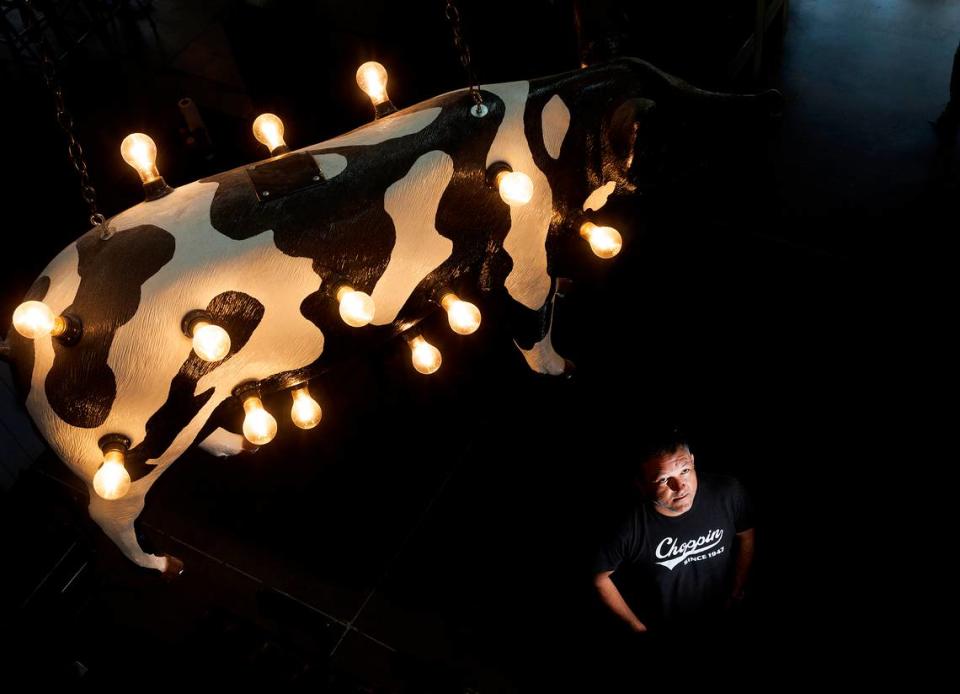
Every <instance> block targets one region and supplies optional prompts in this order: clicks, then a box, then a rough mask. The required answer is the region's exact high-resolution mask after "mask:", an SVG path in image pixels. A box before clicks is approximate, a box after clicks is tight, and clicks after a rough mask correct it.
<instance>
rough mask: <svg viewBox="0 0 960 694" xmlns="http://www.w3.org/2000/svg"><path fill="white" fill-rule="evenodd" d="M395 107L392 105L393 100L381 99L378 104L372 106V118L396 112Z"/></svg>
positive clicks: (375, 118) (376, 118)
mask: <svg viewBox="0 0 960 694" xmlns="http://www.w3.org/2000/svg"><path fill="white" fill-rule="evenodd" d="M396 112H397V107H396V106H394V105H393V102H392V101H390V99H387V100H386V101H381V102H380V103H379V104H376V105H375V106H374V107H373V119H374V120H378V119H380V118H383V117H384V116H389V115H390V114H391V113H396Z"/></svg>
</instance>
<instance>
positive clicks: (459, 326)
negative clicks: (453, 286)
mask: <svg viewBox="0 0 960 694" xmlns="http://www.w3.org/2000/svg"><path fill="white" fill-rule="evenodd" d="M440 305H441V306H443V308H444V310H446V312H447V320H448V321H449V322H450V328H451V329H452V330H453V332H455V333H457V334H459V335H470V334H471V333H474V332H476V331H477V328H479V327H480V309H478V308H477V307H476V306H474V305H473V304H471V303H470V302H469V301H463V300H462V299H460V297H458V296H457V295H456V294H454V293H452V292H451V293H449V294H445V295H444V296H443V298H442V299H440Z"/></svg>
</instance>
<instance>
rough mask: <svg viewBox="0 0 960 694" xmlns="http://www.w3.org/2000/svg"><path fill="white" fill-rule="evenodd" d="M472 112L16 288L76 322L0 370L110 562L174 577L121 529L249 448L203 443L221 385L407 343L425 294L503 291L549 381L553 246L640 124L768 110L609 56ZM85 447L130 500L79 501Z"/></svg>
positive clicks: (253, 179) (61, 258)
mask: <svg viewBox="0 0 960 694" xmlns="http://www.w3.org/2000/svg"><path fill="white" fill-rule="evenodd" d="M481 95H482V98H483V103H484V105H485V106H486V107H487V110H488V111H487V113H486V115H484V116H482V117H478V116H476V115H474V114H473V113H471V107H472V106H473V101H472V99H471V95H470V93H469V91H468V90H461V91H456V92H451V93H448V94H444V95H442V96H438V97H436V98H433V99H430V100H428V101H425V102H423V103H420V104H417V105H415V106H412V107H410V108H407V109H404V110H401V111H398V112H396V113H393V114H392V115H389V116H386V117H384V118H381V119H379V120H376V121H374V122H371V123H369V124H367V125H364V126H363V127H360V128H358V129H356V130H354V131H352V132H349V133H347V134H345V135H342V136H340V137H337V138H334V139H332V140H329V141H327V142H324V143H321V144H319V145H315V146H312V147H306V148H304V149H302V150H298V151H297V152H291V153H289V154H285V155H281V156H280V157H278V158H276V159H274V160H270V162H268V163H271V164H272V166H271V167H266V168H261V167H263V166H264V165H262V164H261V165H258V166H257V167H242V168H239V169H234V170H233V171H227V172H225V173H222V174H219V175H216V176H213V177H211V178H207V179H204V180H200V181H196V182H194V183H191V184H189V185H184V186H181V187H179V188H177V189H175V190H174V191H173V192H172V193H171V194H168V195H166V196H164V197H160V198H159V199H156V200H151V201H147V202H144V203H141V204H139V205H137V206H135V207H133V208H131V209H128V210H126V211H124V212H122V213H120V214H118V215H116V216H115V217H113V218H112V219H110V220H109V222H108V224H109V228H110V230H111V231H112V234H102V233H101V231H99V230H97V229H93V230H91V231H90V232H88V233H87V234H85V235H84V236H82V237H80V239H78V240H77V241H76V242H75V243H72V244H71V245H69V246H68V247H67V248H65V249H64V250H63V251H62V252H61V253H60V254H59V255H58V256H57V257H56V258H54V259H53V261H52V262H51V263H50V264H49V265H48V266H47V268H46V270H45V271H44V272H43V274H42V276H41V277H40V278H39V279H37V280H36V282H35V283H34V285H33V286H32V287H31V289H30V291H29V293H28V296H27V297H26V298H27V299H35V300H38V301H43V302H45V303H46V304H47V305H48V306H49V307H50V308H51V309H52V310H53V311H54V312H55V313H58V314H71V315H74V316H77V317H79V318H80V319H81V321H82V326H83V332H82V336H81V338H80V339H79V341H78V342H76V344H73V345H70V346H67V345H64V344H62V343H61V342H60V341H58V340H56V339H51V338H49V337H47V338H40V339H37V340H35V341H32V340H27V339H25V338H23V337H21V336H20V335H19V334H17V333H16V332H15V331H14V330H10V331H9V335H8V338H7V344H5V345H3V353H4V356H5V357H6V358H8V359H9V360H10V361H11V362H12V364H13V365H14V372H15V374H16V377H17V379H18V381H19V384H20V386H21V387H22V392H23V393H24V394H25V399H26V403H25V404H26V407H27V409H28V410H29V412H30V414H31V416H32V417H33V420H34V422H35V423H36V425H37V427H38V428H39V430H40V432H41V433H42V434H43V436H44V437H45V438H46V440H47V441H48V442H49V444H50V446H51V447H52V449H53V450H54V451H55V452H56V453H57V455H59V456H60V458H62V459H63V460H64V461H65V462H66V464H67V465H68V466H70V468H71V469H72V470H73V471H74V472H75V473H76V474H77V475H78V476H79V477H80V478H81V479H83V480H84V481H85V482H87V484H88V486H90V509H89V510H90V514H91V516H92V517H93V519H94V520H95V521H96V522H97V523H98V524H99V525H100V527H101V528H102V529H103V530H104V531H105V532H106V533H107V535H108V536H109V537H110V538H111V539H112V540H113V541H114V542H115V543H116V544H117V545H118V546H119V547H120V549H121V550H122V551H123V552H124V553H125V554H126V555H127V556H128V557H129V558H130V559H131V560H133V561H134V562H136V563H137V564H139V565H141V566H144V567H150V568H154V569H158V570H161V571H167V572H170V571H172V570H174V569H175V568H178V567H179V566H181V564H180V563H179V562H178V561H177V560H176V559H174V558H172V557H169V556H156V555H151V554H147V553H145V552H144V551H143V550H142V549H141V548H140V546H139V545H138V542H137V539H136V535H135V533H134V525H133V524H134V520H135V519H136V518H137V516H138V515H139V514H140V512H141V510H142V509H143V505H144V497H145V496H146V494H147V491H148V490H149V489H150V487H151V485H153V483H154V482H155V481H156V480H157V478H158V477H159V476H160V475H161V474H162V473H163V471H164V470H165V469H166V468H167V467H168V466H169V465H171V464H172V463H173V462H174V461H175V460H176V459H177V458H178V457H179V456H180V455H181V454H182V453H184V451H186V450H187V449H188V448H189V447H191V446H192V445H193V444H195V443H197V444H199V445H200V446H201V447H203V448H205V449H206V450H208V451H210V452H212V453H214V454H217V455H230V454H234V453H239V452H241V451H242V450H244V449H245V448H249V447H250V446H249V444H246V443H245V441H244V439H243V437H242V436H241V435H240V434H237V433H234V432H233V431H229V430H228V429H227V428H224V426H225V425H224V422H225V420H226V419H227V418H226V417H225V416H224V415H225V413H227V412H230V413H235V412H236V411H237V408H238V401H237V397H236V396H235V395H234V394H233V392H234V389H235V387H236V386H237V385H238V384H241V383H244V382H249V381H253V382H256V383H257V384H259V387H260V389H261V390H262V391H266V392H270V391H276V390H279V389H282V388H288V387H291V386H293V385H296V384H298V383H302V382H304V381H306V380H308V379H309V378H311V377H314V376H317V375H318V374H320V373H321V372H323V371H324V370H326V369H327V368H329V366H330V364H332V363H336V361H337V359H338V358H339V357H341V356H342V355H344V354H347V353H350V352H355V351H356V350H357V349H362V348H363V347H364V344H365V343H369V341H379V340H385V339H388V338H390V337H392V336H395V335H397V334H399V333H401V332H403V331H405V330H408V329H409V328H411V327H412V326H413V325H415V324H416V323H417V322H418V321H419V320H420V319H422V318H423V317H424V316H425V315H427V313H428V312H430V311H434V310H437V309H438V306H437V303H436V302H437V300H438V293H439V292H440V291H441V290H443V289H447V288H449V289H452V290H453V291H456V292H457V293H458V294H460V295H461V296H463V297H464V298H467V299H470V298H471V297H475V296H477V293H478V291H481V290H490V289H494V288H495V289H502V290H505V294H506V295H508V296H509V297H510V300H511V302H512V304H513V309H512V315H513V316H514V318H515V320H514V323H515V325H514V334H515V337H516V343H517V346H518V347H519V348H520V351H521V352H522V354H523V356H524V357H525V359H526V361H527V363H528V364H529V365H530V367H531V368H532V369H534V370H535V371H538V372H541V373H545V374H554V375H557V374H562V373H563V372H564V371H565V369H567V368H568V365H567V363H566V362H565V360H564V359H563V358H561V357H560V356H559V355H558V354H557V353H556V352H555V351H554V350H553V348H552V346H551V341H550V321H551V317H552V302H553V298H554V295H555V291H556V283H555V278H554V267H553V262H554V250H555V249H556V248H557V244H558V243H560V242H561V241H562V240H564V239H565V238H569V237H571V236H576V235H577V234H578V230H579V228H580V225H581V224H582V223H583V222H584V221H586V220H588V219H589V218H590V215H591V214H592V212H594V211H596V210H599V209H600V208H601V207H603V205H604V204H605V203H606V201H607V198H608V196H610V195H612V194H614V193H617V194H623V193H629V192H631V191H633V190H634V186H633V185H632V184H631V181H630V179H629V178H628V173H630V172H631V165H632V164H634V168H636V163H635V162H634V159H635V155H638V156H641V155H643V153H644V152H648V151H653V150H654V149H655V148H656V143H654V142H652V141H651V138H652V137H653V136H652V135H649V133H650V132H655V131H656V129H655V128H652V127H649V128H648V126H649V124H650V123H651V122H653V121H652V120H651V119H657V118H659V119H670V118H674V117H679V114H682V113H684V112H688V111H698V110H699V111H702V110H704V109H706V110H707V111H711V110H713V111H717V112H719V111H723V110H725V109H729V108H734V109H736V108H743V109H744V110H749V109H755V110H757V111H764V110H770V109H772V108H775V107H776V101H777V97H776V93H769V92H768V93H765V94H760V95H750V96H737V95H724V94H715V93H710V92H705V91H702V90H699V89H696V88H693V87H691V86H690V85H687V84H685V83H683V82H682V81H680V80H678V79H676V78H674V77H671V76H669V75H667V74H665V73H663V72H661V71H660V70H658V69H656V68H654V67H653V66H651V65H649V64H648V63H645V62H642V61H639V60H635V59H628V58H624V59H620V60H617V61H614V62H611V63H607V64H604V65H597V66H592V67H588V68H584V69H581V70H577V71H574V72H569V73H566V74H561V75H556V76H552V77H546V78H542V79H535V80H530V81H519V82H510V83H504V84H495V85H487V86H483V87H481ZM285 162H289V164H287V163H285ZM496 162H506V163H507V164H509V165H510V166H511V167H512V168H513V170H514V171H521V172H523V173H526V174H527V175H528V176H529V177H530V179H532V181H533V187H534V193H533V198H532V200H531V201H530V202H529V204H526V205H524V206H520V207H511V206H508V205H507V204H505V203H504V202H503V201H502V200H501V198H500V196H499V194H498V192H497V191H496V189H495V188H493V187H492V186H491V185H490V183H489V180H488V175H487V171H488V167H489V166H490V165H491V164H494V163H496ZM639 163H641V164H642V160H641V161H640V162H639ZM313 164H315V167H313ZM311 167H312V168H311ZM258 169H259V170H258ZM317 170H318V171H319V175H318V174H317V173H314V174H313V175H310V172H311V171H314V172H315V171H317ZM258 177H259V178H258ZM270 188H273V190H272V191H271V190H269V189H270ZM270 192H272V193H273V195H269V194H267V193H270ZM105 237H106V238H105ZM333 278H337V279H338V280H340V281H345V282H348V283H349V284H350V285H352V286H353V287H354V288H356V289H358V290H361V291H364V292H366V293H368V294H369V295H371V296H372V297H373V299H374V301H375V305H376V313H375V316H374V318H373V321H372V323H371V324H370V325H369V326H367V327H365V328H361V329H355V328H350V327H348V326H346V325H345V324H344V323H343V322H342V321H341V320H340V319H339V317H338V316H337V310H336V304H335V302H334V301H333V300H332V299H331V297H330V296H329V287H330V283H331V282H332V281H333ZM195 309H203V310H206V311H208V312H209V313H210V314H211V315H212V316H213V317H214V318H215V319H216V321H217V323H219V324H220V325H221V326H223V327H225V328H226V329H227V330H228V332H229V334H230V336H231V342H232V346H231V349H230V352H229V354H228V355H227V356H226V357H225V358H224V359H222V360H221V361H218V362H213V363H211V362H206V361H202V360H200V359H199V358H198V356H197V355H196V353H194V352H193V351H192V349H191V342H190V340H189V339H187V338H186V337H185V336H184V333H183V331H182V326H181V321H182V319H183V317H184V316H185V315H186V314H188V313H189V312H190V311H191V310H195ZM106 434H122V435H124V436H126V437H128V438H129V439H130V440H131V446H130V449H129V451H128V453H127V456H126V466H127V469H128V471H129V472H130V475H131V477H132V479H133V482H132V485H131V487H130V490H129V492H128V493H127V494H126V495H125V496H124V497H122V498H120V499H118V500H113V501H106V500H104V499H102V498H100V497H99V496H98V495H97V494H95V493H94V491H93V489H92V486H91V485H92V480H93V477H94V474H95V473H96V471H97V469H98V467H99V466H100V464H101V462H102V461H103V453H102V451H101V449H100V447H99V445H98V442H99V441H100V439H101V437H103V436H104V435H106Z"/></svg>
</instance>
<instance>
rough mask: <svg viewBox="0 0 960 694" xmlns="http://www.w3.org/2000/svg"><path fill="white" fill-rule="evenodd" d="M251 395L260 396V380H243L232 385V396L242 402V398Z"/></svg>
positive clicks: (244, 398)
mask: <svg viewBox="0 0 960 694" xmlns="http://www.w3.org/2000/svg"><path fill="white" fill-rule="evenodd" d="M251 395H253V396H255V397H257V398H259V397H260V382H259V381H244V382H243V383H240V384H239V385H236V386H234V388H233V396H234V397H235V398H238V399H239V400H240V402H241V403H242V402H243V401H244V400H246V399H247V398H249V397H250V396H251Z"/></svg>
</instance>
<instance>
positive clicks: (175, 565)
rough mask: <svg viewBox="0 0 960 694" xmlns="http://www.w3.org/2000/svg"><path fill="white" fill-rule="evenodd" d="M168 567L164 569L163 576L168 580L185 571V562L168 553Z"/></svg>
mask: <svg viewBox="0 0 960 694" xmlns="http://www.w3.org/2000/svg"><path fill="white" fill-rule="evenodd" d="M166 559H167V568H165V569H164V570H163V577H164V578H166V579H167V580H170V579H174V578H176V577H177V576H180V575H181V574H182V573H183V562H182V561H180V560H179V559H177V558H176V557H174V556H171V555H169V554H167V555H166Z"/></svg>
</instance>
